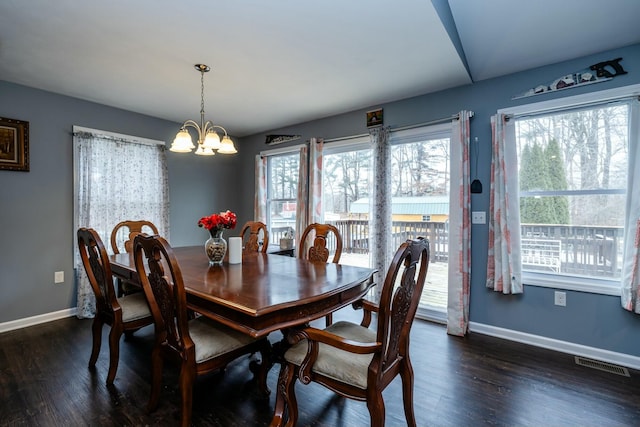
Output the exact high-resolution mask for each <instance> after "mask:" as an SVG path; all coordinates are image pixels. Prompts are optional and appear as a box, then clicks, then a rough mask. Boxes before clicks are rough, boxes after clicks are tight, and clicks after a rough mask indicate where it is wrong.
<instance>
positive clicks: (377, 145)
mask: <svg viewBox="0 0 640 427" xmlns="http://www.w3.org/2000/svg"><path fill="white" fill-rule="evenodd" d="M369 137H370V138H371V143H372V146H373V179H372V180H371V185H372V189H371V192H370V194H372V195H373V196H372V197H370V198H369V200H370V203H371V206H370V207H369V212H371V213H372V217H371V221H370V222H369V228H370V235H371V241H370V242H369V243H370V245H371V255H372V262H373V268H375V269H377V270H378V279H379V281H380V283H381V282H382V281H383V280H384V278H385V276H386V274H387V269H388V268H389V264H390V263H391V258H393V254H394V253H395V249H397V248H392V240H393V239H390V238H389V237H390V236H391V233H392V229H391V221H392V217H391V144H390V143H389V128H388V127H381V128H373V129H370V130H369ZM374 289H375V292H376V295H375V299H376V301H377V300H378V299H379V297H380V292H381V291H382V285H380V286H376V287H375V288H374Z"/></svg>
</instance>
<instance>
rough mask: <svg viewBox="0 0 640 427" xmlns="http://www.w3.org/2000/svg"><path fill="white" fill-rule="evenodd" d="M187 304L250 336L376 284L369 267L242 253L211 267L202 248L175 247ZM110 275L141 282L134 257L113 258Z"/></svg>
mask: <svg viewBox="0 0 640 427" xmlns="http://www.w3.org/2000/svg"><path fill="white" fill-rule="evenodd" d="M173 251H174V253H175V255H176V258H177V259H178V263H179V265H180V269H181V271H182V277H183V280H184V285H185V290H186V293H187V305H188V306H189V308H190V309H191V310H193V311H195V312H198V313H201V314H203V315H204V316H207V317H210V318H211V319H214V320H217V321H219V322H221V323H224V324H226V325H228V326H230V327H232V328H234V329H236V330H239V331H241V332H244V333H246V334H248V335H251V336H253V337H262V336H266V335H267V334H269V333H270V332H273V331H277V330H284V329H287V328H292V327H296V326H301V325H304V324H306V323H308V322H310V321H312V320H315V319H319V318H322V317H324V316H325V315H327V314H329V313H332V312H334V311H336V310H338V309H340V308H342V307H345V306H347V305H349V304H351V303H353V302H355V301H357V300H359V299H360V298H362V297H363V296H365V295H366V294H367V292H368V291H369V289H370V288H371V287H372V286H373V285H374V284H375V283H374V273H375V272H376V270H374V269H371V268H363V267H355V266H349V265H341V264H333V263H328V264H324V263H312V262H309V261H306V260H302V259H298V258H292V257H289V256H282V255H274V254H265V253H261V252H244V253H243V255H242V263H241V264H229V263H228V262H227V261H226V260H225V261H224V262H223V265H222V266H217V265H216V266H210V265H209V261H208V258H207V256H206V254H205V252H204V248H203V247H202V246H189V247H176V248H173ZM110 260H111V270H112V274H113V275H114V276H116V277H118V278H120V279H124V280H127V281H131V282H134V283H140V281H139V279H138V275H137V273H136V269H135V264H134V261H133V255H132V254H128V253H122V254H117V255H112V256H111V259H110Z"/></svg>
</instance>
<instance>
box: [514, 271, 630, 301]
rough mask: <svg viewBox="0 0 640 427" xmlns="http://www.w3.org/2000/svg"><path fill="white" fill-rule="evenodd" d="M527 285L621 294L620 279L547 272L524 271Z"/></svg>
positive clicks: (523, 279) (523, 276) (524, 280)
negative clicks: (560, 274)
mask: <svg viewBox="0 0 640 427" xmlns="http://www.w3.org/2000/svg"><path fill="white" fill-rule="evenodd" d="M522 281H523V283H524V285H525V286H538V287H542V288H554V289H564V290H567V291H579V292H588V293H592V294H601V295H613V296H620V282H619V281H618V280H604V279H592V278H587V277H579V276H558V275H555V274H547V273H531V272H523V273H522Z"/></svg>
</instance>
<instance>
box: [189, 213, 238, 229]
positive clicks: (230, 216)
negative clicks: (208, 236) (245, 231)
mask: <svg viewBox="0 0 640 427" xmlns="http://www.w3.org/2000/svg"><path fill="white" fill-rule="evenodd" d="M236 222H237V217H236V214H234V213H233V212H231V211H226V212H220V213H219V214H212V215H209V216H204V217H202V218H200V220H199V221H198V227H204V228H206V229H207V230H209V231H222V229H223V228H236Z"/></svg>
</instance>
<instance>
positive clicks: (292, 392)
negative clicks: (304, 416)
mask: <svg viewBox="0 0 640 427" xmlns="http://www.w3.org/2000/svg"><path fill="white" fill-rule="evenodd" d="M296 378H298V375H297V374H296V370H295V369H294V367H293V366H291V368H290V369H289V372H288V373H287V376H286V378H285V380H286V383H285V384H284V389H283V390H284V393H285V399H286V400H287V410H288V413H289V420H288V421H287V424H286V427H295V425H296V423H297V422H298V400H297V399H296Z"/></svg>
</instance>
